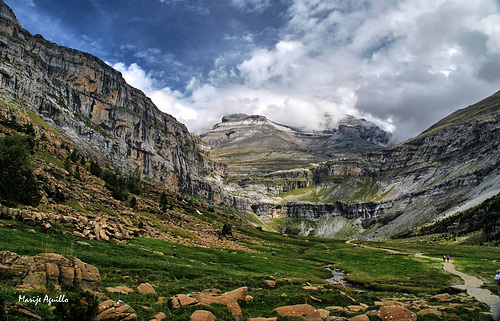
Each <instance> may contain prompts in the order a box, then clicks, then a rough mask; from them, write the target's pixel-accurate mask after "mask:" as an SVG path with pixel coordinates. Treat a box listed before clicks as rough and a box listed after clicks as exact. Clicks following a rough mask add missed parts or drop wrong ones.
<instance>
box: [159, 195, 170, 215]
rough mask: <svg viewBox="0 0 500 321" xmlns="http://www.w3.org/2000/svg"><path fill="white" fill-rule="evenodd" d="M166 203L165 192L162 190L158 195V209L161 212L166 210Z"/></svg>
mask: <svg viewBox="0 0 500 321" xmlns="http://www.w3.org/2000/svg"><path fill="white" fill-rule="evenodd" d="M167 205H168V200H167V195H166V194H165V192H163V193H162V194H161V196H160V209H161V211H162V212H163V213H165V212H166V211H167Z"/></svg>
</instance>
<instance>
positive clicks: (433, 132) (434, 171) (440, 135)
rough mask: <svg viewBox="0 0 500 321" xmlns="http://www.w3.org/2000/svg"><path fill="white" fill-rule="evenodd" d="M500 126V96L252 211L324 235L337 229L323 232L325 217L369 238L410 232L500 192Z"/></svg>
mask: <svg viewBox="0 0 500 321" xmlns="http://www.w3.org/2000/svg"><path fill="white" fill-rule="evenodd" d="M499 121H500V92H498V93H496V94H494V95H492V96H490V97H488V98H486V99H484V100H483V101H480V102H478V103H477V104H474V105H472V106H469V107H467V108H464V109H461V110H459V111H457V112H455V113H453V114H451V115H450V116H448V117H446V118H444V119H442V120H441V121H439V122H438V123H436V124H435V125H433V126H432V127H430V128H429V129H427V130H426V131H424V132H423V133H422V134H420V135H419V136H417V137H415V138H412V139H409V140H408V141H406V142H403V143H401V144H399V145H397V146H395V147H392V148H388V149H383V150H379V151H374V152H370V153H367V154H362V155H357V156H353V157H345V158H339V159H334V160H331V161H328V162H326V163H324V164H321V165H319V166H316V167H311V168H310V169H309V170H310V172H309V173H310V174H309V176H307V178H306V179H305V181H307V183H305V182H304V185H305V186H307V187H306V188H303V189H300V190H294V191H293V193H288V194H287V193H285V194H280V195H276V196H274V197H269V198H268V199H267V200H265V201H262V202H261V203H260V204H259V205H258V206H254V209H255V210H256V211H257V212H258V213H260V214H261V215H269V216H286V217H295V218H300V219H305V220H313V221H314V220H316V221H317V222H319V223H318V224H320V226H316V228H320V229H322V231H323V233H327V232H325V231H328V230H330V231H332V233H335V232H336V231H337V230H338V229H337V228H335V226H330V227H328V226H325V224H328V222H327V221H325V218H339V217H342V218H345V219H349V220H351V223H352V224H350V225H349V224H348V227H349V228H350V227H352V226H354V225H356V226H357V233H360V235H363V236H365V237H376V236H390V235H397V234H400V233H406V232H408V231H410V230H412V229H413V228H415V227H417V226H421V225H423V224H426V223H427V224H428V223H432V222H434V221H437V220H439V219H442V218H444V217H447V216H450V215H454V214H456V213H458V212H460V211H463V210H466V209H468V208H471V207H473V206H475V205H477V204H480V203H481V202H483V201H485V200H486V199H488V198H490V197H492V196H494V195H496V194H498V193H499V192H500V170H499V168H500V166H499V165H500V164H499V162H500V148H499V147H500V140H499V137H500V125H499ZM356 221H358V223H360V224H357V223H356ZM325 222H326V223H325ZM330 223H331V224H333V225H335V224H337V225H338V224H339V221H338V220H331V221H330ZM327 234H328V233H327ZM330 235H331V234H330Z"/></svg>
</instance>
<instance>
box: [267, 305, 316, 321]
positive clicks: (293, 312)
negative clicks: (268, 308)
mask: <svg viewBox="0 0 500 321" xmlns="http://www.w3.org/2000/svg"><path fill="white" fill-rule="evenodd" d="M274 311H276V313H278V314H279V315H281V316H285V317H301V318H302V319H304V320H307V321H322V319H321V316H320V314H319V312H318V310H316V308H315V307H313V306H312V305H309V304H297V305H289V306H284V307H280V308H276V309H274Z"/></svg>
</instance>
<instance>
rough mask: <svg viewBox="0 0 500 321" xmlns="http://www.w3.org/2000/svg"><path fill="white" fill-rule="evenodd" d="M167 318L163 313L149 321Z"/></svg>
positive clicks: (159, 320)
mask: <svg viewBox="0 0 500 321" xmlns="http://www.w3.org/2000/svg"><path fill="white" fill-rule="evenodd" d="M166 318H167V315H166V314H165V313H163V312H160V313H157V314H156V315H155V317H154V319H151V320H149V321H161V320H164V319H166Z"/></svg>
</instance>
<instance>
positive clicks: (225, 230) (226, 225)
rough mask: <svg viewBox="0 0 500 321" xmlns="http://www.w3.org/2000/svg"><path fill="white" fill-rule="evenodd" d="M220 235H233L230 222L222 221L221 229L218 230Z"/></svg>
mask: <svg viewBox="0 0 500 321" xmlns="http://www.w3.org/2000/svg"><path fill="white" fill-rule="evenodd" d="M220 235H221V236H233V231H232V227H231V224H229V223H224V226H223V227H222V231H221V232H220Z"/></svg>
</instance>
